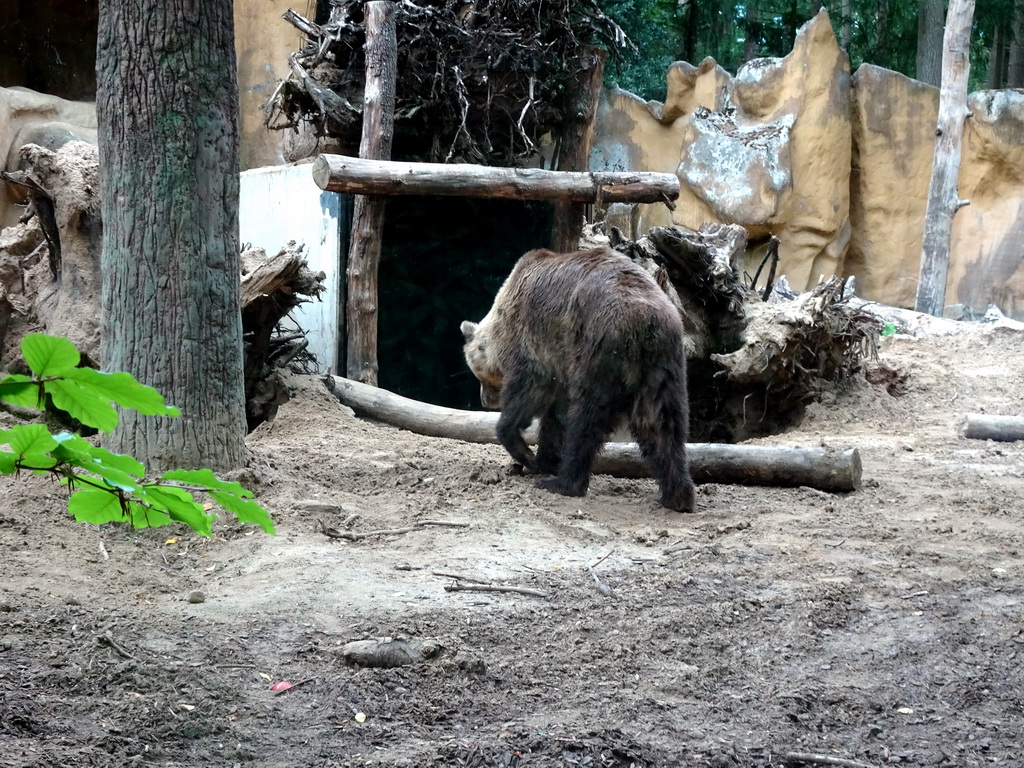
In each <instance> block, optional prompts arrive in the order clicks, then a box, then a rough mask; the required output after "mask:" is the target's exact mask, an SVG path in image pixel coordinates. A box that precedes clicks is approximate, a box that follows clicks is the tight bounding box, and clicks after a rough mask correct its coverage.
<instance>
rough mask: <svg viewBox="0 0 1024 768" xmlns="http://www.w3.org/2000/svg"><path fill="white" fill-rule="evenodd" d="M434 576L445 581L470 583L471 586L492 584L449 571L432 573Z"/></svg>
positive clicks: (477, 577)
mask: <svg viewBox="0 0 1024 768" xmlns="http://www.w3.org/2000/svg"><path fill="white" fill-rule="evenodd" d="M431 573H432V574H433V575H434V576H441V577H442V578H445V579H455V580H456V581H468V582H469V583H470V584H490V583H491V582H490V581H489V580H487V579H481V578H480V577H479V576H470V575H469V574H466V573H451V572H449V571H431Z"/></svg>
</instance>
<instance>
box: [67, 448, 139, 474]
mask: <svg viewBox="0 0 1024 768" xmlns="http://www.w3.org/2000/svg"><path fill="white" fill-rule="evenodd" d="M82 442H83V443H85V444H86V445H88V446H89V458H90V460H92V461H94V462H99V463H101V464H103V465H105V466H108V467H113V468H115V469H119V470H121V471H122V472H126V473H128V474H130V475H134V476H135V477H142V476H143V475H145V474H146V465H145V464H143V463H142V462H141V461H139V460H138V459H136V458H135V457H134V456H126V455H124V454H123V453H114V452H113V451H108V450H107V449H106V448H101V447H100V446H98V445H92V444H91V443H89V442H87V441H85V440H83V441H82Z"/></svg>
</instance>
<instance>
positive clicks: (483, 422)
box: [332, 376, 861, 492]
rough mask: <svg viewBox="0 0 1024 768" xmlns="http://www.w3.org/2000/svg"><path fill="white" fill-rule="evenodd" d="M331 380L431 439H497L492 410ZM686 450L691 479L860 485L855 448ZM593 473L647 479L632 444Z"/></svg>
mask: <svg viewBox="0 0 1024 768" xmlns="http://www.w3.org/2000/svg"><path fill="white" fill-rule="evenodd" d="M332 378H333V384H334V394H335V396H337V398H338V399H339V400H340V401H341V402H342V403H344V404H345V405H347V406H348V407H349V408H351V409H352V410H354V411H355V412H356V413H357V414H359V415H361V416H368V417H370V418H372V419H376V420H378V421H382V422H385V423H387V424H391V425H393V426H396V427H400V428H402V429H407V430H409V431H410V432H416V433H418V434H421V435H428V436H430V437H447V438H451V439H454V440H463V441H466V442H471V443H496V442H497V438H496V436H495V427H496V426H497V423H498V414H497V413H485V412H477V411H459V410H455V409H453V408H442V407H441V406H437V405H430V404H428V403H421V402H418V401H416V400H410V399H409V398H406V397H402V396H401V395H396V394H394V393H393V392H389V391H387V390H386V389H380V388H378V387H371V386H369V385H367V384H362V383H360V382H357V381H352V380H350V379H345V378H342V377H340V376H335V377H332ZM526 440H527V442H529V443H531V444H534V443H535V442H536V432H535V430H534V429H533V428H531V429H530V430H529V431H528V432H527V435H526ZM687 450H688V453H689V458H690V471H691V474H692V475H693V480H694V482H695V483H726V484H738V485H773V486H790V487H792V486H808V487H810V488H817V489H819V490H823V491H832V492H846V491H855V490H858V489H859V488H860V487H861V460H860V453H859V452H858V451H857V450H856V449H848V450H839V451H830V450H826V449H824V448H797V447H785V446H771V445H724V444H717V443H693V444H690V445H689V446H687ZM594 472H596V473H598V474H606V475H613V476H616V477H650V473H649V472H648V470H647V465H646V464H645V463H644V461H643V459H641V457H640V451H639V449H638V448H637V446H636V445H635V444H633V443H608V444H606V445H605V447H604V450H603V451H602V452H601V453H600V454H599V455H598V457H597V460H596V462H595V463H594Z"/></svg>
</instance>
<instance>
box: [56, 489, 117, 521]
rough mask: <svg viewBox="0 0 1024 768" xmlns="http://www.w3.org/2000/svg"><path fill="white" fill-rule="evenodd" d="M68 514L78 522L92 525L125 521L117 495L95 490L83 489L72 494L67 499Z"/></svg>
mask: <svg viewBox="0 0 1024 768" xmlns="http://www.w3.org/2000/svg"><path fill="white" fill-rule="evenodd" d="M68 512H70V513H71V514H72V515H74V516H75V520H77V521H78V522H80V523H93V524H94V525H102V524H103V523H110V522H114V521H115V520H116V521H123V520H124V519H125V516H124V510H122V509H121V502H120V499H119V498H118V495H117V494H116V493H113V492H108V491H100V490H97V489H95V488H83V489H82V490H80V491H75V492H74V493H72V494H71V498H70V499H68Z"/></svg>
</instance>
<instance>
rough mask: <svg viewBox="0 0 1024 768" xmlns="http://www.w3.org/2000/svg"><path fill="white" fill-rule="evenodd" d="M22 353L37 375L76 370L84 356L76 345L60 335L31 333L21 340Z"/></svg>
mask: <svg viewBox="0 0 1024 768" xmlns="http://www.w3.org/2000/svg"><path fill="white" fill-rule="evenodd" d="M21 354H23V355H24V356H25V362H26V363H28V367H29V368H31V369H32V372H33V373H35V375H36V376H40V377H42V376H61V375H63V374H65V373H67V372H68V371H71V370H74V368H75V366H76V365H78V363H79V362H81V360H82V358H81V356H80V355H79V354H78V350H77V349H75V345H74V344H72V343H71V342H70V341H68V340H67V339H63V338H60V337H58V336H47V335H46V334H45V333H30V334H29V335H28V336H26V337H25V338H23V339H22V340H21Z"/></svg>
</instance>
